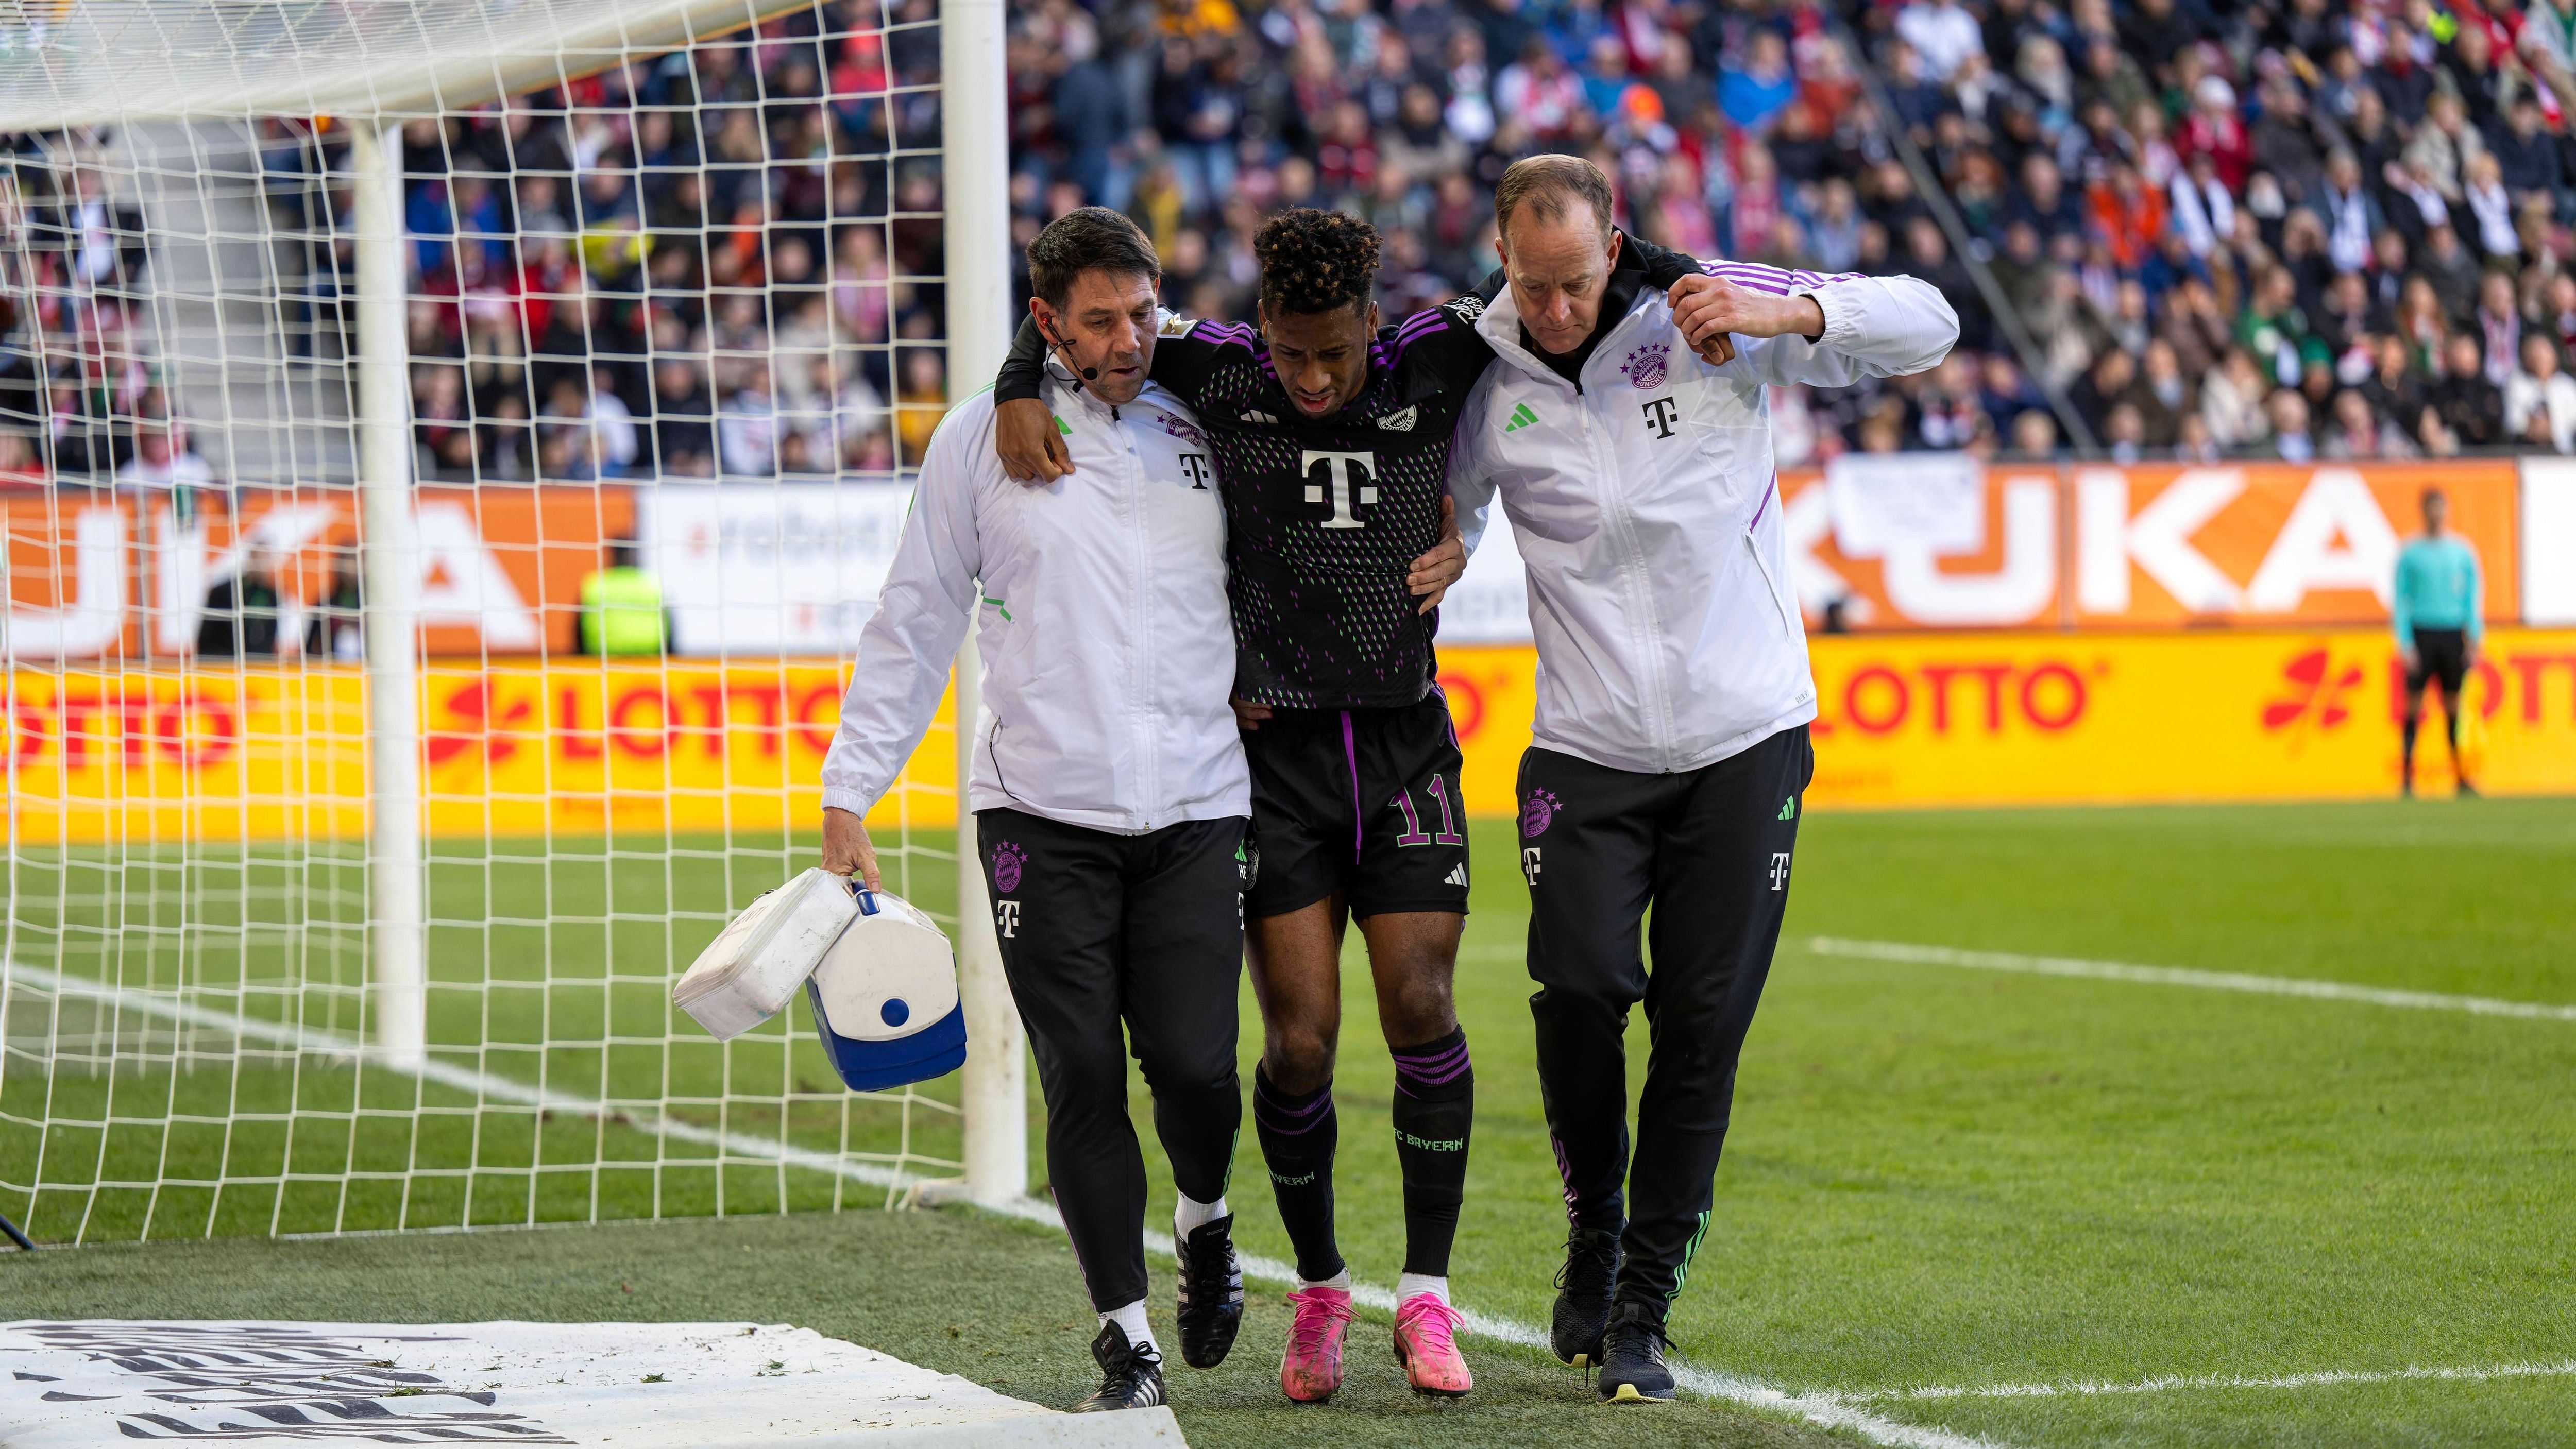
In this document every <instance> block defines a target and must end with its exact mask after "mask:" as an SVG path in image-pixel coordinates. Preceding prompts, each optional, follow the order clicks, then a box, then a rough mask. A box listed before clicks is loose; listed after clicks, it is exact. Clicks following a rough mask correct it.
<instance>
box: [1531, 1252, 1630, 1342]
mask: <svg viewBox="0 0 2576 1449" xmlns="http://www.w3.org/2000/svg"><path fill="white" fill-rule="evenodd" d="M1618 1278H1619V1235H1618V1233H1616V1232H1594V1231H1591V1230H1589V1229H1585V1228H1576V1229H1574V1230H1573V1231H1572V1232H1569V1233H1567V1234H1566V1235H1565V1266H1564V1267H1562V1268H1559V1269H1557V1270H1556V1317H1555V1320H1554V1322H1553V1323H1552V1324H1551V1325H1550V1327H1549V1330H1548V1344H1549V1346H1550V1347H1552V1348H1554V1349H1555V1350H1556V1357H1557V1361H1558V1362H1560V1363H1568V1364H1572V1365H1574V1366H1575V1367H1576V1368H1598V1367H1600V1366H1601V1331H1602V1330H1603V1329H1605V1328H1608V1327H1609V1326H1610V1287H1611V1285H1612V1284H1613V1283H1615V1282H1617V1281H1618Z"/></svg>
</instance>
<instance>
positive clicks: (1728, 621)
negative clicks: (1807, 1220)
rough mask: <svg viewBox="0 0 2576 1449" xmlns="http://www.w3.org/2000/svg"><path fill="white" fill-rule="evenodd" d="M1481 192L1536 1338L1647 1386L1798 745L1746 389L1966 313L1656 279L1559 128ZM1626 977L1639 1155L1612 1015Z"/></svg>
mask: <svg viewBox="0 0 2576 1449" xmlns="http://www.w3.org/2000/svg"><path fill="white" fill-rule="evenodd" d="M1494 210H1495V216H1496V225H1497V228H1498V232H1499V240H1498V250H1499V251H1500V252H1501V254H1502V259H1503V271H1504V275H1505V277H1506V279H1507V280H1508V282H1509V284H1510V286H1509V289H1508V290H1507V291H1506V292H1505V293H1504V295H1502V296H1500V297H1498V298H1496V299H1495V301H1494V303H1493V305H1492V306H1490V307H1488V308H1486V309H1485V312H1484V315H1483V316H1482V317H1480V318H1479V319H1477V324H1476V325H1477V330H1478V331H1480V332H1481V333H1483V334H1484V336H1485V339H1486V341H1488V342H1489V343H1491V344H1492V346H1493V349H1494V354H1495V365H1494V366H1493V367H1492V368H1491V369H1489V370H1488V371H1487V372H1486V373H1485V376H1484V378H1483V380H1482V381H1480V382H1479V383H1478V384H1477V385H1476V390H1475V392H1474V393H1473V394H1471V395H1470V396H1469V398H1468V400H1467V405H1466V408H1465V410H1464V412H1463V413H1462V414H1461V416H1460V418H1459V422H1458V434H1457V443H1456V446H1455V448H1454V449H1453V451H1452V453H1451V455H1450V467H1449V491H1450V494H1451V496H1452V498H1453V499H1455V501H1456V504H1457V510H1458V517H1459V520H1460V527H1461V532H1462V534H1463V535H1464V536H1465V538H1466V539H1467V540H1468V542H1469V543H1470V545H1471V546H1472V544H1473V543H1474V541H1475V540H1476V539H1477V538H1478V537H1480V536H1481V534H1482V533H1483V530H1484V526H1485V521H1486V514H1487V510H1488V508H1489V507H1490V505H1491V504H1492V501H1493V498H1494V495H1495V493H1496V492H1497V491H1498V490H1499V491H1500V493H1501V495H1502V501H1503V511H1504V512H1505V513H1507V514H1509V515H1510V517H1511V521H1512V524H1513V527H1514V529H1515V531H1516V533H1517V536H1518V541H1519V544H1520V552H1521V558H1522V560H1523V561H1524V563H1525V564H1526V566H1527V568H1528V573H1529V598H1530V625H1531V629H1532V631H1533V632H1534V634H1535V635H1536V637H1537V641H1538V654H1539V682H1538V703H1537V718H1536V721H1535V724H1534V726H1533V731H1532V732H1533V735H1534V736H1535V742H1534V743H1533V745H1532V747H1531V749H1530V751H1529V753H1528V754H1527V755H1526V756H1525V757H1523V760H1522V763H1521V775H1520V786H1519V795H1520V834H1521V842H1520V843H1521V853H1520V865H1521V873H1522V875H1523V877H1524V879H1525V880H1526V881H1527V883H1528V886H1529V892H1530V932H1529V970H1530V976H1531V978H1532V979H1533V980H1535V981H1537V983H1538V985H1539V991H1538V993H1537V994H1536V995H1535V996H1533V997H1531V998H1530V1009H1531V1012H1532V1014H1533V1015H1534V1016H1535V1017H1536V1018H1537V1025H1538V1068H1539V1083H1540V1088H1541V1092H1542V1095H1543V1097H1544V1100H1545V1103H1546V1107H1547V1118H1548V1131H1549V1134H1550V1136H1551V1137H1552V1138H1553V1140H1554V1144H1555V1148H1556V1161H1557V1168H1558V1171H1559V1173H1560V1175H1561V1176H1562V1177H1563V1179H1564V1188H1565V1203H1566V1214H1567V1218H1568V1221H1569V1225H1570V1232H1569V1236H1568V1240H1567V1244H1566V1263H1565V1269H1564V1272H1563V1274H1562V1275H1561V1277H1560V1278H1559V1280H1558V1282H1559V1286H1560V1288H1561V1290H1562V1291H1560V1293H1559V1294H1558V1296H1557V1302H1556V1313H1555V1325H1554V1334H1553V1338H1554V1344H1555V1348H1556V1352H1557V1355H1558V1357H1560V1358H1562V1359H1564V1360H1565V1361H1567V1362H1569V1363H1574V1364H1578V1365H1599V1366H1600V1368H1601V1376H1600V1380H1599V1391H1600V1395H1601V1397H1602V1398H1603V1399H1604V1400H1624V1401H1636V1400H1646V1401H1655V1400H1662V1399H1669V1398H1671V1397H1672V1393H1673V1377H1672V1374H1671V1372H1670V1371H1669V1370H1668V1369H1667V1368H1666V1367H1665V1365H1664V1361H1663V1349H1664V1347H1665V1345H1666V1344H1667V1343H1668V1341H1669V1340H1668V1339H1667V1337H1666V1333H1665V1323H1666V1319H1667V1316H1668V1315H1669V1313H1670V1310H1671V1306H1672V1302H1673V1299H1674V1298H1675V1297H1676V1296H1677V1295H1678V1294H1679V1293H1680V1291H1681V1287H1682V1283H1683V1280H1684V1278H1685V1277H1686V1276H1687V1274H1688V1272H1689V1269H1690V1260H1691V1254H1692V1251H1693V1250H1694V1249H1696V1248H1697V1247H1698V1246H1699V1243H1700V1240H1701V1238H1702V1237H1704V1236H1705V1235H1706V1233H1707V1231H1708V1219H1709V1209H1710V1201H1711V1196H1710V1194H1711V1186H1712V1181H1713V1179H1714V1176H1715V1173H1716V1170H1717V1159H1718V1152H1719V1149H1720V1147H1721V1146H1722V1145H1723V1144H1724V1141H1725V1137H1726V1126H1727V1117H1728V1112H1729V1109H1730V1107H1731V1105H1732V1102H1733V1099H1734V1092H1735V1063H1736V1056H1737V1054H1738V1053H1739V1052H1740V1051H1741V1050H1742V1048H1743V1045H1744V1034H1745V1031H1746V1029H1747V1028H1748V1027H1749V1026H1750V1025H1751V1024H1752V1019H1753V1011H1754V1007H1755V1006H1756V1005H1757V1004H1758V1003H1759V1002H1760V1000H1761V995H1762V983H1763V980H1764V978H1765V977H1766V976H1767V975H1768V974H1769V971H1770V965H1771V953H1772V948H1773V947H1774V945H1775V944H1776V943H1777V941H1778V939H1779V933H1780V920H1781V916H1782V913H1783V910H1784V908H1785V907H1786V905H1787V903H1788V899H1789V897H1788V882H1789V865H1790V858H1791V855H1792V853H1793V852H1794V850H1795V848H1796V842H1797V832H1798V800H1799V796H1800V795H1801V794H1802V793H1803V792H1804V791H1805V789H1806V787H1807V782H1808V779H1809V777H1810V776H1811V775H1812V774H1813V773H1814V769H1815V755H1814V752H1813V751H1812V750H1811V749H1810V748H1809V745H1808V739H1807V726H1808V723H1809V721H1811V720H1813V719H1814V718H1815V717H1816V694H1815V685H1814V682H1813V680H1812V679H1811V678H1810V676H1809V673H1808V666H1807V647H1806V635H1805V633H1804V631H1803V628H1802V626H1801V623H1800V621H1799V617H1798V611H1797V607H1796V604H1795V602H1794V600H1793V598H1792V596H1791V595H1790V594H1789V593H1788V592H1787V588H1788V583H1789V577H1788V570H1789V550H1788V544H1787V540H1786V537H1785V535H1784V533H1783V532H1782V525H1781V518H1780V509H1779V507H1778V506H1777V492H1778V489H1777V479H1776V475H1775V472H1774V469H1775V463H1774V460H1773V457H1772V445H1771V418H1770V408H1769V403H1768V401H1767V394H1768V390H1769V389H1770V388H1772V387H1774V386H1779V385H1783V384H1789V383H1808V384H1812V385H1815V386H1820V387H1843V386H1848V385H1850V384H1851V383H1853V382H1855V381H1857V380H1858V379H1860V378H1861V377H1863V376H1879V377H1886V376H1892V375H1897V374H1904V373H1914V372H1921V371H1923V370H1925V369H1927V368H1930V367H1932V366H1934V365H1935V364H1937V363H1939V362H1940V361H1941V359H1942V358H1943V357H1944V356H1946V355H1947V354H1948V353H1949V351H1950V348H1951V346H1952V345H1953V344H1954V343H1955V342H1956V341H1957V340H1958V335H1959V320H1958V317H1957V315H1956V314H1955V313H1954V312H1952V311H1951V309H1950V306H1949V304H1948V303H1947V302H1944V301H1943V300H1942V298H1941V294H1940V293H1939V292H1937V291H1935V290H1933V289H1932V287H1930V286H1929V285H1927V284H1926V283H1924V282H1922V281H1919V280H1917V279H1915V278H1911V277H1883V278H1882V277H1861V276H1849V275H1845V276H1821V275H1818V274H1816V273H1813V272H1794V271H1783V270H1780V269H1779V268H1776V267H1766V266H1756V265H1753V264H1750V263H1743V262H1714V263H1710V264H1708V265H1707V266H1706V267H1705V268H1704V270H1706V271H1707V272H1708V273H1709V275H1711V276H1713V277H1714V278H1716V279H1717V285H1716V286H1714V287H1703V288H1701V289H1699V290H1696V291H1690V292H1687V293H1685V292H1682V291H1680V290H1677V291H1676V292H1675V293H1674V294H1673V295H1674V296H1678V297H1680V298H1681V300H1680V302H1679V303H1678V310H1677V308H1676V304H1675V303H1674V302H1673V301H1672V300H1669V299H1668V297H1667V296H1666V294H1664V293H1662V292H1660V291H1657V290H1655V289H1653V288H1650V287H1647V286H1644V285H1642V283H1643V281H1644V277H1643V274H1642V273H1641V272H1640V271H1639V270H1638V269H1637V267H1636V264H1635V262H1634V260H1633V259H1631V258H1629V257H1627V256H1625V255H1623V253H1622V249H1621V248H1620V246H1619V245H1618V238H1617V237H1616V236H1615V235H1614V234H1613V232H1612V230H1611V226H1610V222H1611V210H1612V201H1611V192H1610V182H1609V178H1607V177H1606V176H1603V175H1602V174H1601V172H1600V170H1599V168H1597V167H1595V166H1593V165H1592V164H1591V163H1590V162H1587V161H1582V160H1579V159H1576V158H1573V157H1566V156H1536V157H1532V158H1530V159H1528V160H1525V161H1521V162H1518V163H1516V164H1514V165H1513V166H1512V167H1511V169H1510V170H1508V171H1506V172H1505V173H1504V174H1503V179H1502V181H1501V183H1500V184H1499V185H1498V186H1497V187H1496V188H1495V192H1494ZM1649 904H1652V905H1653V907H1654V928H1653V940H1652V943H1651V944H1652V946H1653V951H1654V970H1653V973H1652V975H1651V976H1649V974H1648V972H1647V970H1646V966H1645V963H1644V961H1643V959H1642V958H1641V955H1640V952H1639V949H1638V945H1639V940H1638V938H1639V927H1640V923H1641V922H1642V920H1643V918H1644V916H1645V913H1646V908H1647V906H1648V905H1649ZM1640 1001H1642V1002H1643V1003H1644V1004H1645V1008H1646V1016H1647V1020H1648V1021H1649V1022H1650V1023H1651V1025H1652V1028H1653V1041H1654V1046H1653V1049H1652V1054H1651V1056H1650V1058H1649V1061H1648V1065H1647V1069H1646V1083H1645V1091H1644V1094H1643V1096H1642V1097H1641V1099H1640V1100H1639V1103H1638V1108H1637V1150H1636V1153H1635V1159H1634V1164H1633V1173H1632V1165H1631V1161H1630V1154H1629V1149H1628V1131H1627V1101H1626V1087H1625V1083H1626V1080H1627V1078H1626V1072H1627V1063H1626V1056H1625V1050H1624V1047H1623V1044H1622V1040H1621V1037H1622V1032H1623V1029H1624V1027H1625V1025H1626V1022H1627V1018H1628V1010H1629V1008H1630V1007H1631V1006H1633V1005H1635V1004H1637V1003H1638V1002H1640ZM1623 1187H1624V1188H1625V1189H1626V1193H1625V1195H1623Z"/></svg>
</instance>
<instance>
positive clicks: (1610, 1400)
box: [1597, 1303, 1673, 1404]
mask: <svg viewBox="0 0 2576 1449" xmlns="http://www.w3.org/2000/svg"><path fill="white" fill-rule="evenodd" d="M1601 1337H1602V1353H1601V1377H1600V1379H1599V1380H1598V1381H1597V1382H1598V1385H1599V1393H1600V1395H1601V1402H1603V1403H1605V1404H1662V1403H1669V1402H1670V1401H1671V1400H1672V1397H1673V1371H1672V1370H1671V1369H1670V1368H1669V1367H1667V1366H1665V1363H1664V1349H1665V1347H1666V1346H1667V1345H1669V1344H1670V1343H1671V1342H1672V1340H1671V1339H1669V1338H1666V1337H1665V1336H1664V1321H1663V1319H1662V1318H1661V1317H1660V1316H1658V1315H1657V1314H1656V1313H1655V1312H1654V1311H1653V1310H1652V1309H1650V1308H1648V1307H1646V1305H1644V1304H1642V1303H1622V1304H1620V1305H1619V1306H1618V1307H1617V1308H1615V1309H1613V1310H1611V1314H1610V1327H1609V1330H1608V1331H1607V1332H1605V1333H1604V1334H1602V1336H1601Z"/></svg>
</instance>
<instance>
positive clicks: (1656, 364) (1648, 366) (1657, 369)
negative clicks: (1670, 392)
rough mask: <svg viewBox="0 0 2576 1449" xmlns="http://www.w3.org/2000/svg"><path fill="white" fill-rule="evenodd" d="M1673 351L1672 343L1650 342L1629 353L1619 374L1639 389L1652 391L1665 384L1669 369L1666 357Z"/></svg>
mask: <svg viewBox="0 0 2576 1449" xmlns="http://www.w3.org/2000/svg"><path fill="white" fill-rule="evenodd" d="M1671 351H1672V348H1671V346H1670V344H1667V343H1662V342H1649V343H1647V344H1646V345H1645V346H1643V347H1640V348H1638V349H1637V350H1636V351H1634V352H1631V353H1629V354H1628V356H1627V360H1625V361H1623V362H1621V363H1620V364H1619V374H1620V376H1622V377H1625V378H1627V379H1628V381H1629V382H1630V383H1632V384H1634V385H1635V386H1636V388H1637V390H1638V391H1640V392H1652V391H1654V390H1655V389H1656V388H1659V387H1662V386H1663V385H1664V377H1665V375H1666V373H1667V372H1668V371H1669V369H1668V368H1667V367H1666V366H1665V363H1664V358H1665V356H1666V355H1667V354H1668V353H1670V352H1671Z"/></svg>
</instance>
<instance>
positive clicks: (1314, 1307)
mask: <svg viewBox="0 0 2576 1449" xmlns="http://www.w3.org/2000/svg"><path fill="white" fill-rule="evenodd" d="M1288 1301H1289V1302H1290V1303H1291V1304H1293V1305H1295V1306H1296V1309H1297V1318H1296V1321H1295V1322H1293V1323H1291V1324H1289V1325H1288V1352H1287V1354H1286V1356H1284V1357H1282V1358H1281V1359H1280V1360H1279V1390H1280V1392H1282V1393H1284V1394H1286V1395H1287V1396H1288V1397H1289V1398H1290V1399H1291V1400H1292V1401H1294V1402H1296V1403H1300V1404H1320V1403H1322V1402H1324V1401H1325V1400H1326V1399H1329V1398H1331V1397H1332V1396H1333V1394H1334V1391H1335V1390H1338V1389H1339V1388H1341V1386H1342V1335H1343V1333H1345V1332H1347V1331H1348V1330H1349V1328H1350V1326H1351V1295H1350V1290H1349V1289H1346V1288H1326V1287H1322V1286H1320V1285H1318V1286H1316V1287H1313V1288H1304V1289H1300V1290H1298V1291H1297V1292H1295V1293H1291V1294H1289V1295H1288Z"/></svg>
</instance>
